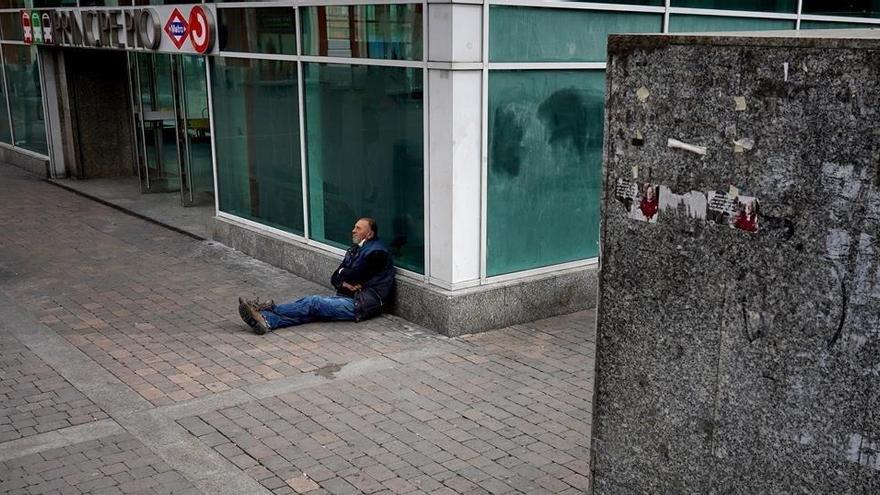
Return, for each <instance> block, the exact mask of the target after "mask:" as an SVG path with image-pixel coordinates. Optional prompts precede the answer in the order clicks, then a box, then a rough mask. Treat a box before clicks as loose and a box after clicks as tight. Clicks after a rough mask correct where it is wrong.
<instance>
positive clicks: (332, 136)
mask: <svg viewBox="0 0 880 495" xmlns="http://www.w3.org/2000/svg"><path fill="white" fill-rule="evenodd" d="M303 67H304V69H303V71H304V73H303V76H304V77H305V103H306V110H305V112H306V141H307V145H306V150H307V157H308V165H309V205H310V206H309V213H310V219H311V220H310V224H309V225H310V229H311V234H310V236H311V237H312V238H314V239H316V240H319V241H323V242H326V243H328V244H332V245H335V246H338V247H348V245H349V244H350V242H351V226H352V224H353V223H354V221H355V220H357V218H358V217H363V216H369V217H374V218H375V219H376V220H377V221H378V223H379V228H380V232H379V233H380V236H381V237H382V238H383V239H384V240H385V242H386V243H388V244H389V246H390V247H391V249H392V251H393V252H394V255H395V263H396V264H397V265H398V266H401V267H403V268H407V269H409V270H413V271H416V272H423V270H424V234H423V230H424V224H423V218H424V215H423V212H424V151H423V150H424V148H423V144H422V142H423V136H422V132H423V124H422V118H423V114H422V112H423V89H422V88H423V87H422V70H421V69H411V68H403V67H377V66H364V65H335V64H304V66H303Z"/></svg>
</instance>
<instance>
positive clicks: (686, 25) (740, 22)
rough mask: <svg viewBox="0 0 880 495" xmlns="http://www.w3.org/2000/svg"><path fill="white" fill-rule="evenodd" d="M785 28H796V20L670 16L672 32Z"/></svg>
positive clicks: (670, 30)
mask: <svg viewBox="0 0 880 495" xmlns="http://www.w3.org/2000/svg"><path fill="white" fill-rule="evenodd" d="M785 29H794V21H786V20H781V19H749V18H745V17H714V16H707V15H671V16H669V32H670V33H701V32H703V33H710V32H720V31H772V30H785Z"/></svg>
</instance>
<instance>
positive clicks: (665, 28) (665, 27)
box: [663, 0, 672, 33]
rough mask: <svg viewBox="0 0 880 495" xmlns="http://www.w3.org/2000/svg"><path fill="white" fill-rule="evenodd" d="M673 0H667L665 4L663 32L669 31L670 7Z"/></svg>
mask: <svg viewBox="0 0 880 495" xmlns="http://www.w3.org/2000/svg"><path fill="white" fill-rule="evenodd" d="M671 3H672V0H666V2H665V5H664V6H663V33H668V32H669V7H671V6H672V5H671Z"/></svg>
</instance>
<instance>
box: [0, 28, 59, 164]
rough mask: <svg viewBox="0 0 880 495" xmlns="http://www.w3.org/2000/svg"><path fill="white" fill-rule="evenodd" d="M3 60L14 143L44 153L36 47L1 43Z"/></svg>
mask: <svg viewBox="0 0 880 495" xmlns="http://www.w3.org/2000/svg"><path fill="white" fill-rule="evenodd" d="M3 61H4V63H5V64H6V88H7V90H8V91H9V109H10V112H11V113H12V132H13V134H14V135H15V145H16V146H19V147H21V148H24V149H26V150H30V151H34V152H36V153H42V154H44V155H47V154H48V153H49V147H48V145H47V144H46V122H45V120H43V95H42V92H41V89H40V72H39V68H38V67H37V48H36V47H34V46H24V45H4V46H3Z"/></svg>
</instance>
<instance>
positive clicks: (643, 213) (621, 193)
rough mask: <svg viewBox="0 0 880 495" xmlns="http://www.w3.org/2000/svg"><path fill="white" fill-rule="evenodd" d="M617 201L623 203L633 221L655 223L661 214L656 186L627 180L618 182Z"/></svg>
mask: <svg viewBox="0 0 880 495" xmlns="http://www.w3.org/2000/svg"><path fill="white" fill-rule="evenodd" d="M615 196H616V197H617V199H619V200H620V201H622V202H623V204H624V205H625V206H626V209H627V211H628V212H629V217H630V218H632V219H633V220H641V221H642V222H649V223H655V222H657V216H658V214H659V213H660V194H659V191H658V188H657V186H656V185H655V184H651V183H648V182H645V183H641V184H640V183H637V182H633V181H629V180H625V179H620V180H618V181H617V188H616V190H615Z"/></svg>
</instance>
